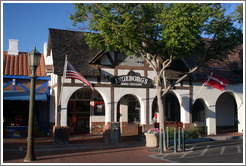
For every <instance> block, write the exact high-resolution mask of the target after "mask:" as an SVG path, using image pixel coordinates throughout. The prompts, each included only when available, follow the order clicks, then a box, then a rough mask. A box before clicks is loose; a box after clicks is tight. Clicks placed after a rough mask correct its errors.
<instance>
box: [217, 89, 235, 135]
mask: <svg viewBox="0 0 246 166" xmlns="http://www.w3.org/2000/svg"><path fill="white" fill-rule="evenodd" d="M237 114H238V113H237V104H236V100H235V98H234V96H233V95H232V94H230V93H228V92H225V93H223V94H221V95H220V96H219V98H218V99H217V101H216V130H217V133H218V134H220V133H226V132H237V131H238V120H237V116H238V115H237Z"/></svg>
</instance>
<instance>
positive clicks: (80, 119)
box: [67, 88, 105, 134]
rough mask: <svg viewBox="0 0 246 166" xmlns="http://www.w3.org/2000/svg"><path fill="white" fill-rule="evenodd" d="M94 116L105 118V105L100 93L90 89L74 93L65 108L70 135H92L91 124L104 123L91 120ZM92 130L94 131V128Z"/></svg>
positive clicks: (98, 120)
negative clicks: (70, 129)
mask: <svg viewBox="0 0 246 166" xmlns="http://www.w3.org/2000/svg"><path fill="white" fill-rule="evenodd" d="M94 116H105V105H104V101H103V98H102V96H101V95H100V93H99V92H98V91H96V90H95V91H94V92H93V91H92V90H91V89H90V88H81V89H79V90H77V91H75V92H74V93H73V94H72V96H71V97H70V99H69V102H68V106H67V125H68V126H70V127H71V128H72V134H89V133H94V131H93V130H92V129H91V128H92V126H93V123H94V122H96V123H98V122H100V121H102V123H104V119H105V118H92V117H94ZM102 119H103V120H102ZM93 129H94V130H96V129H95V127H94V126H93Z"/></svg>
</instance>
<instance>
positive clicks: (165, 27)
mask: <svg viewBox="0 0 246 166" xmlns="http://www.w3.org/2000/svg"><path fill="white" fill-rule="evenodd" d="M74 5H75V9H76V11H75V13H74V14H73V15H71V16H70V18H71V19H72V20H73V25H77V24H78V23H86V22H88V27H86V28H88V29H89V30H90V31H92V32H95V33H89V34H88V35H87V42H88V44H89V45H90V46H91V47H92V48H97V49H101V50H105V51H109V50H115V51H117V50H120V51H123V52H125V53H126V54H133V53H134V54H139V51H140V50H141V51H144V52H146V53H149V54H152V55H156V56H158V57H161V58H162V59H163V60H165V59H169V58H170V55H172V57H173V58H180V57H185V56H189V55H197V57H198V59H199V60H202V61H208V60H210V59H211V58H213V59H216V58H219V59H222V58H224V57H225V55H226V54H228V51H230V50H233V48H234V47H235V46H236V45H238V44H239V43H240V42H241V41H242V36H241V30H239V29H236V28H235V27H234V26H233V22H232V19H231V18H229V17H226V16H225V15H224V10H223V9H222V7H221V4H208V3H174V4H152V3H148V4H146V3H141V4H137V3H105V4H104V3H100V4H94V3H92V4H89V3H88V4H74ZM204 37H206V38H207V40H206V42H204V39H203V38H204ZM239 39H240V40H239Z"/></svg>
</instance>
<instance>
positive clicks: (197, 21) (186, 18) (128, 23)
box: [70, 3, 242, 150]
mask: <svg viewBox="0 0 246 166" xmlns="http://www.w3.org/2000/svg"><path fill="white" fill-rule="evenodd" d="M74 5H75V9H76V11H75V13H74V14H73V15H71V16H70V19H71V20H73V25H75V26H76V25H77V24H80V23H84V24H83V25H84V26H86V25H87V26H86V27H83V28H84V29H88V30H90V31H91V32H93V33H88V34H87V37H86V41H87V43H88V44H89V46H90V47H91V48H97V49H101V50H103V51H122V52H124V53H125V54H127V55H130V54H135V55H141V56H142V57H143V58H144V59H145V60H146V61H147V62H148V63H149V65H150V66H151V67H152V68H153V71H154V74H155V82H156V84H155V85H156V92H157V101H158V110H159V115H160V116H159V117H160V131H161V133H165V126H164V124H165V123H164V115H165V114H164V111H165V110H164V108H163V101H162V96H164V95H165V94H167V92H168V91H169V90H170V89H171V88H172V87H173V86H174V85H175V84H177V83H179V82H181V81H182V80H183V79H184V78H186V77H187V76H188V74H189V73H192V72H194V71H196V70H197V69H198V68H199V67H202V66H203V65H204V64H206V63H207V62H209V61H210V60H211V59H215V60H216V59H219V60H222V59H224V58H226V57H227V55H228V54H229V53H231V51H233V49H234V48H235V47H236V46H238V45H239V44H241V43H242V30H241V29H238V28H237V27H235V26H234V25H233V19H232V18H231V17H229V16H225V10H224V9H223V8H222V5H221V4H219V3H215V4H213V3H167V4H164V3H159V4H158V3H100V4H96V3H92V4H91V3H87V4H74ZM191 55H193V56H195V59H196V60H197V61H198V64H199V65H198V66H195V67H194V68H193V69H191V70H190V71H189V72H188V73H186V74H184V75H183V76H182V77H180V78H179V79H177V80H176V81H174V82H173V83H172V84H168V83H167V78H166V70H167V68H168V67H169V66H170V64H171V63H172V61H173V60H174V59H176V58H183V57H187V56H191ZM161 78H162V79H161ZM161 80H163V83H162V84H161V83H160V82H161ZM163 146H164V150H166V147H165V134H163Z"/></svg>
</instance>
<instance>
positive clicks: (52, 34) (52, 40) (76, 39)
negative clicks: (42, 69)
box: [48, 28, 100, 76]
mask: <svg viewBox="0 0 246 166" xmlns="http://www.w3.org/2000/svg"><path fill="white" fill-rule="evenodd" d="M51 50H52V56H53V63H54V73H55V74H57V75H62V74H63V68H64V61H65V55H67V59H68V61H69V62H70V63H71V64H72V65H73V67H74V68H75V69H76V70H77V71H78V72H80V73H81V74H82V75H84V76H99V74H100V73H99V70H98V69H97V68H95V67H93V66H90V65H89V62H90V60H91V59H92V58H93V57H94V56H95V55H96V54H97V53H98V52H99V50H96V49H90V48H89V46H88V45H87V44H86V42H85V33H84V32H79V31H68V30H60V29H51V28H50V29H49V41H48V56H49V54H50V51H51Z"/></svg>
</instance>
